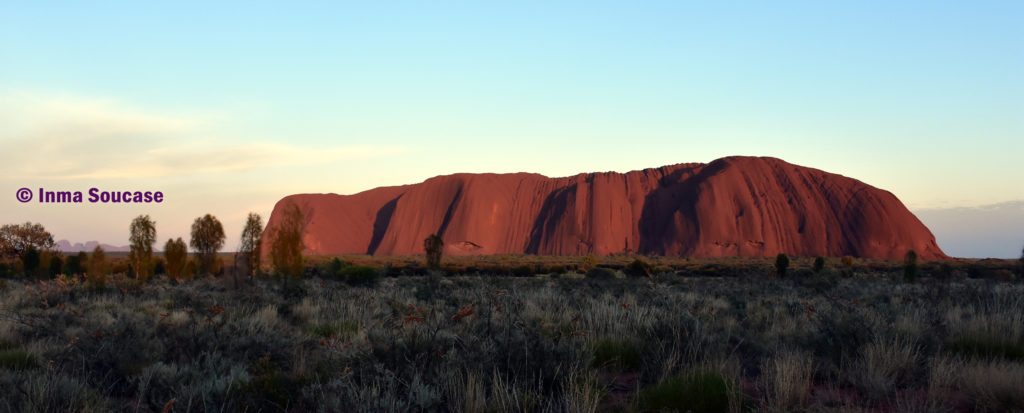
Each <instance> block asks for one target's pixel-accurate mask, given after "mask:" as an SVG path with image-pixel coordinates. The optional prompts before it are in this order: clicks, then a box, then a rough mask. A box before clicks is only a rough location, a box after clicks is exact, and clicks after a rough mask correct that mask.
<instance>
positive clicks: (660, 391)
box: [637, 372, 739, 413]
mask: <svg viewBox="0 0 1024 413" xmlns="http://www.w3.org/2000/svg"><path fill="white" fill-rule="evenodd" d="M734 397H739V394H738V392H736V391H735V390H734V389H732V387H731V386H730V385H729V382H728V381H726V379H725V378H724V377H722V376H721V375H720V374H717V373H712V372H696V373H691V374H688V375H685V376H677V377H673V378H670V379H668V380H665V381H663V382H661V383H660V384H657V385H655V386H653V387H650V388H647V389H644V390H643V391H641V392H640V396H639V398H638V403H637V404H638V405H639V407H640V411H641V412H664V411H670V412H691V413H725V412H728V411H729V399H730V398H734Z"/></svg>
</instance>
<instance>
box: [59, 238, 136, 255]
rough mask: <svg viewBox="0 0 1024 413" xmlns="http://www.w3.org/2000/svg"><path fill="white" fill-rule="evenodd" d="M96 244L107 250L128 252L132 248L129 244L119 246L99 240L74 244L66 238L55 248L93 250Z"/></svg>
mask: <svg viewBox="0 0 1024 413" xmlns="http://www.w3.org/2000/svg"><path fill="white" fill-rule="evenodd" d="M96 246H100V247H102V248H103V250H104V251H106V252H128V251H129V249H130V248H129V247H128V246H127V245H125V246H121V247H119V246H116V245H110V244H101V243H100V242H99V241H88V242H86V243H84V244H83V243H81V242H76V243H74V244H72V243H71V241H68V240H66V239H62V240H60V241H57V244H56V245H55V246H54V249H56V250H57V251H61V252H92V250H94V249H96Z"/></svg>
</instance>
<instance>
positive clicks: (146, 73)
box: [0, 1, 1024, 245]
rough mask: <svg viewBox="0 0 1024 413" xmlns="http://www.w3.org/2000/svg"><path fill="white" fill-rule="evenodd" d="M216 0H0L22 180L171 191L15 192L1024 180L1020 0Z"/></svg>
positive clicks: (913, 201) (970, 195) (971, 188)
mask: <svg viewBox="0 0 1024 413" xmlns="http://www.w3.org/2000/svg"><path fill="white" fill-rule="evenodd" d="M212 3H214V2H184V1H179V2H173V3H170V2H168V3H162V4H157V3H155V2H49V1H33V2H3V3H2V4H0V146H2V148H0V149H2V150H3V152H4V153H5V154H0V157H2V158H3V159H0V161H3V163H2V164H3V165H5V166H3V167H0V168H6V169H7V170H3V171H2V172H3V173H2V174H0V175H3V176H4V178H0V191H2V193H4V194H6V193H13V192H14V191H15V190H16V189H17V188H19V187H21V186H29V187H38V186H48V187H54V188H58V187H59V188H65V189H78V188H81V189H83V190H84V189H87V188H88V187H90V186H103V187H114V188H128V189H136V188H150V187H159V188H160V189H165V190H167V191H168V192H169V195H168V199H169V201H168V204H167V205H161V206H158V207H150V208H148V209H147V208H142V209H136V208H135V207H124V208H121V209H116V210H111V208H110V207H109V206H108V207H86V206H80V207H74V208H73V209H67V208H71V207H67V208H65V207H43V206H32V205H20V204H17V203H15V202H14V201H13V199H10V200H7V201H3V202H0V212H2V213H3V215H4V216H8V217H10V216H13V217H15V218H19V219H18V220H25V219H32V220H38V221H43V222H44V223H46V222H49V223H50V224H49V225H48V226H50V227H51V228H54V230H55V232H57V233H58V237H59V238H61V237H62V236H61V235H64V236H63V238H70V239H72V240H73V241H77V240H86V239H93V238H96V239H101V240H103V241H109V242H114V243H117V242H120V241H121V239H122V238H127V231H126V230H122V229H121V228H119V227H117V225H121V223H122V221H125V222H124V225H122V226H124V227H125V229H126V228H127V222H126V221H127V220H128V219H130V217H131V215H130V214H133V213H137V212H148V213H152V214H153V215H155V216H157V217H158V222H159V223H163V224H165V225H164V226H162V228H166V230H165V232H162V233H161V237H160V238H161V239H163V238H164V235H183V234H184V233H185V231H186V230H187V226H188V224H189V223H190V220H191V218H192V217H194V216H195V215H198V214H201V213H204V212H215V213H219V214H220V215H221V216H223V217H224V220H225V221H226V223H228V224H229V225H228V229H229V231H235V230H236V228H234V226H235V225H236V224H239V223H240V222H241V220H242V219H243V218H244V212H245V211H246V210H249V209H251V210H256V211H258V212H261V213H263V214H268V213H269V212H270V208H271V207H272V205H273V203H274V202H275V201H276V200H277V199H279V198H280V197H281V196H283V195H286V194H289V193H295V192H338V193H351V192H356V191H359V190H363V189H368V188H371V187H375V186H379V185H385V184H403V183H411V182H418V181H421V180H423V179H425V178H427V177H430V176H434V175H438V174H445V173H453V172H485V171H490V172H511V171H530V172H539V173H544V174H548V175H570V174H574V173H578V172H584V171H595V170H618V171H626V170H631V169H639V168H643V167H653V166H660V165H664V164H670V163H680V162H692V161H697V162H707V161H710V160H713V159H715V158H718V157H721V156H726V155H733V154H746V155H771V156H777V157H780V158H783V159H785V160H788V161H790V162H794V163H797V164H802V165H808V166H813V167H817V168H821V169H825V170H828V171H832V172H837V173H841V174H844V175H848V176H852V177H855V178H858V179H861V180H863V181H865V182H867V183H869V184H872V185H875V186H878V187H881V188H884V189H888V190H891V191H893V192H894V193H895V194H896V195H897V196H899V197H900V198H901V199H902V200H903V201H904V202H905V203H906V204H908V205H909V206H910V207H912V208H915V209H923V208H941V207H964V206H976V205H985V204H994V203H1000V202H1007V201H1015V200H1021V199H1024V185H1022V184H1021V182H1024V169H1022V168H1021V167H1020V165H1021V159H1022V158H1024V2H1019V1H989V2H986V1H977V2H955V3H954V2H935V1H919V2H914V1H901V2H892V1H858V2H843V3H840V2H822V1H806V2H701V3H696V2H682V1H665V2H602V1H578V2H551V1H545V2H508V3H495V2H486V3H485V2H431V3H428V2H387V3H384V2H374V3H373V4H358V3H346V2H322V3H309V2H288V3H287V4H284V3H282V2H252V1H247V2H216V3H217V4H212ZM253 143H254V144H253ZM241 148H245V149H241ZM26 152H29V153H33V154H36V156H34V157H31V156H24V155H23V154H24V153H26ZM239 152H242V153H244V156H240V155H239ZM39 158H41V159H39ZM239 158H244V159H239ZM11 198H13V197H11ZM0 199H4V198H0ZM58 208H63V209H58ZM61 211H63V212H61ZM70 212H73V213H71V214H70V215H69V213H70ZM69 216H75V217H79V218H78V220H77V221H76V220H75V219H72V218H69ZM82 217H86V218H85V219H84V220H85V221H87V222H84V223H83V222H79V221H82V220H83V219H82ZM126 217H127V218H126ZM9 220H10V219H9ZM102 225H105V226H106V227H114V229H106V228H98V227H100V226H102ZM94 234H95V235H94ZM1021 237H1024V234H1022V236H1021ZM161 242H162V241H161ZM941 242H942V240H941V239H940V244H941ZM229 245H232V244H231V243H229Z"/></svg>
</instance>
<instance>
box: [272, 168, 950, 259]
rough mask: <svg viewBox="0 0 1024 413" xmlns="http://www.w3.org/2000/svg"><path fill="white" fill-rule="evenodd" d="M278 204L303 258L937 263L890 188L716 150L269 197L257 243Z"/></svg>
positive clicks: (935, 250) (275, 217)
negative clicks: (295, 218)
mask: <svg viewBox="0 0 1024 413" xmlns="http://www.w3.org/2000/svg"><path fill="white" fill-rule="evenodd" d="M287 203H294V204H296V205H297V206H298V207H299V208H300V209H301V210H302V211H303V213H304V215H305V218H306V220H307V225H306V226H305V233H304V234H303V238H304V241H305V245H306V248H307V253H310V254H323V255H331V254H346V253H357V254H374V255H407V254H422V253H423V239H424V238H426V237H427V236H428V235H430V234H434V233H437V234H440V235H441V237H442V238H443V239H444V244H445V252H446V253H447V254H453V255H472V254H537V255H585V254H598V255H608V254H617V253H629V252H632V253H640V254H657V255H671V256H684V257H726V256H761V257H764V256H773V255H775V254H778V253H786V254H790V255H796V256H816V255H824V256H843V255H851V256H856V257H866V258H877V259H902V257H903V256H904V254H906V252H907V251H908V250H911V249H913V250H915V251H916V252H917V254H918V256H919V257H921V258H922V259H941V258H946V254H945V253H943V251H942V250H941V249H940V248H939V246H938V245H937V244H936V242H935V237H934V236H933V235H932V233H931V231H929V230H928V228H927V227H925V225H924V224H922V223H921V221H920V220H918V219H917V217H916V216H914V214H913V213H911V212H910V211H909V210H907V208H906V207H905V206H904V205H903V203H902V202H900V200H899V199H897V198H896V196H894V195H893V194H892V193H890V192H888V191H885V190H882V189H878V188H875V187H873V186H871V185H868V184H865V183H863V182H861V181H858V180H856V179H852V178H847V177H845V176H842V175H837V174H832V173H828V172H825V171H821V170H818V169H813V168H808V167H804V166H798V165H793V164H790V163H787V162H785V161H783V160H780V159H775V158H765V157H727V158H722V159H718V160H715V161H712V162H711V163H707V164H702V163H688V164H677V165H669V166H663V167H660V168H651V169H644V170H640V171H632V172H627V173H616V172H600V173H586V174H579V175H576V176H570V177H564V178H549V177H546V176H543V175H539V174H531V173H516V174H455V175H447V176H439V177H434V178H430V179H428V180H426V181H424V182H422V183H419V184H414V185H405V186H395V187H383V188H376V189H371V190H369V191H365V192H361V193H358V194H354V195H337V194H298V195H290V196H287V197H285V198H284V199H282V200H281V201H278V203H277V205H276V206H275V207H274V211H273V213H272V214H271V216H270V219H269V220H268V223H267V229H266V232H265V235H266V236H264V237H263V240H264V246H263V247H264V248H263V250H264V251H269V250H270V248H269V242H270V240H271V238H272V234H273V233H274V230H275V228H276V226H278V225H279V223H280V221H281V219H282V218H281V214H282V211H283V208H284V206H285V205H287Z"/></svg>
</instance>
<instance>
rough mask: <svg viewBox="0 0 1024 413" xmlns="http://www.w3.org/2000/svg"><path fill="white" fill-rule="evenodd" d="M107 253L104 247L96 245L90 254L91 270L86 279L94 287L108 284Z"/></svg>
mask: <svg viewBox="0 0 1024 413" xmlns="http://www.w3.org/2000/svg"><path fill="white" fill-rule="evenodd" d="M107 271H108V267H107V254H106V253H105V252H103V248H100V247H99V246H96V248H95V249H93V250H92V255H90V256H89V271H88V272H87V273H86V275H85V276H86V281H88V283H89V286H90V287H92V288H103V287H104V286H105V285H106V284H107V278H108V277H107Z"/></svg>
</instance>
